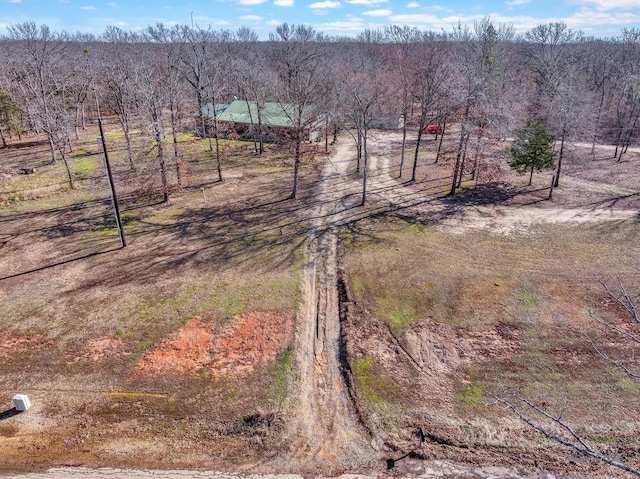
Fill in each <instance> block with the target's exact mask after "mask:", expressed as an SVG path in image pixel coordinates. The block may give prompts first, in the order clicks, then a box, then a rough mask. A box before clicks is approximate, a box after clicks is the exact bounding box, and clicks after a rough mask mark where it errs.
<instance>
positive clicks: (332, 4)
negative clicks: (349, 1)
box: [309, 0, 341, 10]
mask: <svg viewBox="0 0 640 479" xmlns="http://www.w3.org/2000/svg"><path fill="white" fill-rule="evenodd" d="M340 5H341V4H340V2H332V1H331V0H327V1H325V2H316V3H312V4H311V5H309V8H312V9H314V10H320V9H324V8H338V7H339V6H340Z"/></svg>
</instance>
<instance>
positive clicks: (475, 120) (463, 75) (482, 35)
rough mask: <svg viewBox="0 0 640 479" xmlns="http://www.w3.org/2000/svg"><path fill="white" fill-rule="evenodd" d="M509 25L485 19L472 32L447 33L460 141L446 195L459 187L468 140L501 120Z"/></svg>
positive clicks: (465, 29) (459, 26) (469, 30)
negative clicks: (457, 110)
mask: <svg viewBox="0 0 640 479" xmlns="http://www.w3.org/2000/svg"><path fill="white" fill-rule="evenodd" d="M513 36H514V30H513V26H511V25H505V24H498V25H496V24H494V22H493V21H491V20H490V19H489V18H485V19H483V20H482V21H480V22H476V23H475V24H474V28H473V30H471V29H470V28H468V27H462V25H458V26H457V28H455V29H454V31H453V32H452V33H451V35H450V37H451V39H452V40H453V42H454V43H453V44H454V46H455V47H454V48H453V54H454V58H455V68H456V70H457V73H458V76H457V82H456V83H457V85H456V87H457V88H456V94H457V96H458V98H459V101H460V103H459V110H460V111H461V114H460V115H459V116H460V138H459V141H458V148H457V151H456V158H455V162H454V167H453V174H452V181H451V188H450V190H449V195H454V194H455V192H456V189H457V188H459V187H460V186H461V184H462V176H463V173H464V170H465V160H466V153H467V146H468V144H469V138H470V137H471V135H472V134H474V130H475V134H476V135H484V134H486V131H487V128H488V127H489V126H491V123H492V122H493V121H494V120H495V119H498V118H500V117H501V115H500V114H499V112H500V111H501V108H500V102H499V100H500V97H501V95H500V91H501V89H502V88H503V78H504V77H505V73H506V71H507V69H508V68H509V66H510V65H509V62H508V60H509V57H508V55H507V48H506V47H507V44H508V42H509V41H510V40H511V39H513Z"/></svg>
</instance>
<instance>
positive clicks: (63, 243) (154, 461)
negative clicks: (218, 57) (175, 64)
mask: <svg viewBox="0 0 640 479" xmlns="http://www.w3.org/2000/svg"><path fill="white" fill-rule="evenodd" d="M110 130H111V128H110ZM106 136H107V141H108V144H109V146H110V149H111V150H112V152H111V154H110V156H111V161H112V164H113V168H114V170H115V172H116V173H115V183H116V187H117V188H118V193H119V195H120V196H121V199H122V201H121V203H122V217H123V222H124V230H125V235H126V239H127V242H128V245H127V246H126V248H124V249H119V246H120V244H119V240H118V235H117V231H116V228H115V221H114V219H113V214H112V211H111V208H110V200H109V191H108V189H107V185H106V181H105V179H104V169H103V166H102V158H101V155H100V154H99V153H98V151H99V150H98V145H97V144H96V143H95V138H96V132H94V131H88V132H86V133H85V134H84V135H83V141H82V142H80V144H79V145H78V146H76V153H74V154H72V155H71V159H70V164H71V168H72V171H74V173H76V174H77V176H76V180H77V181H76V183H77V187H76V189H74V190H70V189H68V186H67V184H66V183H65V172H64V166H63V165H62V162H61V161H60V162H59V163H58V164H57V165H50V164H49V159H48V150H47V145H46V143H44V142H43V141H42V139H41V138H38V139H37V141H33V139H31V138H30V139H28V140H27V141H32V143H30V144H27V143H26V141H25V143H18V144H14V145H13V146H12V147H11V148H9V149H7V150H3V151H2V156H3V162H2V168H3V171H2V173H3V182H2V184H1V185H0V188H1V190H0V191H1V193H0V197H1V201H2V209H1V210H0V224H1V226H0V278H2V279H0V357H1V358H2V359H1V360H0V378H1V379H0V381H1V386H0V389H1V390H2V391H4V396H5V397H4V398H3V401H4V403H5V406H6V408H5V409H7V410H8V409H9V408H10V407H11V397H12V396H13V394H15V393H18V392H23V393H27V394H29V395H30V397H31V399H32V403H33V404H34V406H33V408H32V409H31V410H30V411H29V414H28V415H18V416H15V417H12V418H9V419H7V420H0V456H1V457H2V458H3V460H2V461H0V462H1V463H2V466H1V467H9V468H11V467H17V466H20V465H22V466H24V465H27V466H29V467H30V466H40V465H50V464H78V463H83V464H94V465H100V464H122V465H128V466H135V467H143V466H155V467H169V466H171V467H186V466H191V467H207V468H213V467H222V465H224V464H226V463H227V462H228V461H229V462H232V463H234V464H238V463H247V464H249V465H250V464H253V463H254V462H255V461H262V460H264V458H265V457H268V456H269V455H270V454H271V453H272V451H273V450H276V449H277V448H278V438H277V434H276V432H277V431H278V430H279V427H280V425H281V423H282V421H283V418H282V417H281V415H280V413H279V411H280V409H281V405H282V402H283V400H284V397H285V393H286V388H287V375H288V371H289V370H290V369H291V355H290V344H291V340H292V324H293V315H294V313H295V311H296V308H297V303H298V279H299V271H300V265H301V260H302V256H303V254H302V249H301V245H302V243H303V242H304V240H305V234H306V231H307V228H308V226H307V224H306V217H305V215H304V214H301V213H300V212H301V211H304V209H305V208H307V207H308V206H309V202H310V201H312V199H311V198H310V193H309V192H310V189H311V188H312V186H313V181H314V176H315V170H314V168H313V166H312V165H311V166H307V167H305V169H304V171H303V175H302V183H301V194H300V197H301V199H299V200H298V201H295V202H292V201H282V200H283V199H284V198H286V197H287V196H288V195H289V193H290V185H291V176H292V168H291V167H290V165H289V164H288V161H287V160H286V159H285V158H286V157H287V152H286V151H284V150H283V149H282V148H280V147H277V146H275V145H273V146H270V147H269V151H268V153H267V154H265V155H264V156H256V155H254V154H253V153H249V152H248V150H249V148H250V145H249V144H247V143H231V142H226V143H225V145H224V151H225V160H224V163H223V175H224V179H225V181H224V182H223V183H219V182H217V175H216V171H215V163H214V160H213V158H212V154H211V153H210V152H209V151H208V148H207V145H206V142H202V141H199V140H196V139H193V138H191V137H189V136H187V135H185V137H184V138H183V141H181V143H180V145H179V146H180V149H181V151H182V152H184V153H183V154H184V155H185V158H187V159H188V161H186V160H185V165H183V172H188V174H187V175H185V179H187V180H188V181H189V186H188V187H185V188H184V189H183V190H182V191H177V190H176V191H174V192H173V193H172V195H171V200H170V202H169V203H168V204H162V203H160V202H159V200H158V196H157V195H155V196H154V195H148V193H145V194H144V195H141V194H139V192H138V191H137V190H136V188H137V184H139V183H140V182H142V181H149V180H148V174H147V170H148V169H149V168H152V167H153V166H152V164H151V160H148V159H145V158H140V159H139V160H138V161H139V166H138V167H137V168H136V170H133V171H130V170H129V168H128V163H127V160H126V158H125V152H124V143H123V141H122V137H121V136H120V135H118V131H117V130H115V129H114V130H111V131H109V132H108V133H107V135H106ZM168 163H169V164H170V165H171V160H170V161H169V162H168ZM26 167H29V168H31V167H36V168H37V172H36V173H35V174H31V175H23V174H17V171H18V170H19V168H26ZM156 181H157V180H156ZM170 182H171V184H174V185H175V177H171V178H170ZM256 326H260V328H257V327H256ZM257 329H259V330H260V332H259V333H256V330H257ZM230 352H233V353H234V354H235V356H233V355H232V354H230ZM220 357H225V358H226V360H224V361H220V360H219V358H220ZM2 411H4V409H2ZM2 411H0V412H2Z"/></svg>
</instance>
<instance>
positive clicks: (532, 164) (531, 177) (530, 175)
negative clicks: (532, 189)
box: [528, 161, 534, 186]
mask: <svg viewBox="0 0 640 479" xmlns="http://www.w3.org/2000/svg"><path fill="white" fill-rule="evenodd" d="M533 167H534V163H533V161H532V162H531V173H530V174H529V185H528V186H531V182H532V181H533Z"/></svg>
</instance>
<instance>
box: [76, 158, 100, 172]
mask: <svg viewBox="0 0 640 479" xmlns="http://www.w3.org/2000/svg"><path fill="white" fill-rule="evenodd" d="M99 167H100V163H99V162H98V161H96V158H92V157H86V156H83V157H80V158H79V159H78V161H76V162H75V169H76V171H77V172H78V173H79V174H80V175H81V176H88V175H89V174H90V173H91V172H93V171H96V170H97V169H98V168H99Z"/></svg>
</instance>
